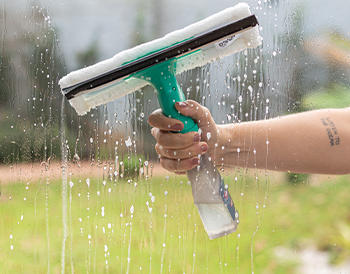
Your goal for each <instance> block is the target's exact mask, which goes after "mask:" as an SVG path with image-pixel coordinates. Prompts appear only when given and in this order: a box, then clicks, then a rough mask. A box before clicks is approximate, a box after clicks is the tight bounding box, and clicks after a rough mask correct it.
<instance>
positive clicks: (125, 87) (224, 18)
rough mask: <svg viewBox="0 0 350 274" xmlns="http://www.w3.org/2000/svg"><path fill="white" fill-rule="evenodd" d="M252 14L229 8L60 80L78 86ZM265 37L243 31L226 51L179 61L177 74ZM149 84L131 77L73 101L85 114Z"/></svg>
mask: <svg viewBox="0 0 350 274" xmlns="http://www.w3.org/2000/svg"><path fill="white" fill-rule="evenodd" d="M249 15H251V12H250V10H249V6H248V4H246V3H240V4H238V5H236V6H234V7H230V8H227V9H225V10H223V11H221V12H219V13H216V14H214V15H212V16H210V17H207V18H206V19H204V20H202V21H199V22H197V23H194V24H192V25H189V26H187V27H185V28H183V29H181V30H176V31H174V32H171V33H169V34H167V35H166V36H164V37H163V38H160V39H156V40H153V41H151V42H147V43H144V44H141V45H139V46H136V47H134V48H131V49H128V50H125V51H122V52H120V53H118V54H116V55H114V56H113V57H112V58H110V59H107V60H104V61H102V62H99V63H97V64H95V65H92V66H90V67H86V68H83V69H80V70H77V71H73V72H71V73H69V74H68V75H67V76H65V77H63V78H62V79H61V80H60V81H59V85H60V86H61V88H62V89H63V88H65V87H69V86H72V85H74V84H77V83H80V82H82V81H84V80H88V79H90V78H92V77H95V76H97V75H100V74H103V73H105V72H108V71H110V70H113V69H115V68H117V67H119V66H121V65H122V64H124V63H126V62H130V61H132V60H135V59H137V58H139V57H141V56H144V55H147V53H149V52H155V51H157V50H159V49H164V48H167V47H169V46H171V45H173V44H175V43H178V42H180V41H183V40H185V39H188V38H190V37H193V36H196V35H198V34H200V33H203V32H205V31H207V30H209V29H212V28H214V27H217V26H220V25H222V24H225V23H228V22H232V21H237V20H239V19H242V18H244V17H247V16H249ZM261 41H262V39H261V37H260V36H259V31H258V28H257V27H254V28H252V29H250V30H247V31H244V32H242V33H241V34H240V35H237V36H236V37H235V40H234V42H233V43H231V44H230V45H229V46H227V47H225V48H221V47H218V46H215V45H212V46H209V47H207V48H205V49H202V50H201V51H197V52H195V53H194V54H189V55H187V56H185V57H181V58H180V59H179V60H178V62H177V69H176V73H177V74H178V73H181V72H183V71H186V70H189V69H193V68H196V67H201V66H203V65H205V64H206V63H208V62H211V61H213V60H217V59H218V58H219V59H220V58H223V57H225V56H228V55H231V54H233V53H235V52H238V51H242V50H244V49H246V48H255V47H257V46H259V45H260V44H261ZM147 84H148V83H147V82H146V81H143V80H140V79H136V78H129V79H128V80H126V81H119V82H118V83H117V84H114V85H107V86H105V87H103V88H98V89H97V90H96V91H93V92H90V93H86V94H82V95H80V96H77V97H75V98H72V99H70V100H69V102H70V103H71V105H72V106H73V107H74V108H75V109H76V111H77V112H78V114H79V115H84V114H85V113H86V112H87V111H89V110H90V109H91V108H94V107H97V106H99V105H102V104H105V103H108V102H111V101H113V100H115V99H117V98H120V97H122V96H124V95H126V94H128V93H131V92H134V91H135V90H138V89H140V88H141V87H143V86H145V85H147Z"/></svg>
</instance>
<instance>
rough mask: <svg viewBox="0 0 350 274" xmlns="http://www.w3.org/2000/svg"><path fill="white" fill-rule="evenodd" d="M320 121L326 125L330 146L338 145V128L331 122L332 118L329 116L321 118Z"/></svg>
mask: <svg viewBox="0 0 350 274" xmlns="http://www.w3.org/2000/svg"><path fill="white" fill-rule="evenodd" d="M321 122H322V124H323V125H324V126H325V127H326V130H327V134H328V138H329V141H330V143H331V146H338V145H339V143H340V137H339V135H338V130H337V128H336V126H335V124H334V123H333V121H332V119H331V118H329V117H327V118H321Z"/></svg>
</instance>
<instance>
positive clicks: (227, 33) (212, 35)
mask: <svg viewBox="0 0 350 274" xmlns="http://www.w3.org/2000/svg"><path fill="white" fill-rule="evenodd" d="M258 24H259V23H258V21H257V19H256V17H255V15H250V16H248V17H245V18H243V19H240V20H238V21H235V22H230V23H228V24H225V25H222V26H220V27H217V28H215V29H212V30H209V31H206V32H204V33H201V34H199V35H197V36H195V37H193V38H190V39H188V40H185V41H183V42H180V43H178V44H175V45H173V46H170V47H168V48H166V49H161V50H159V51H157V52H155V53H152V54H149V55H147V56H144V57H141V58H139V59H136V60H134V61H131V62H130V63H127V64H125V65H122V66H120V67H117V68H116V69H113V70H111V71H108V72H106V73H103V74H101V75H97V76H96V77H93V78H90V79H88V80H86V81H82V82H80V83H77V84H75V85H73V86H70V87H66V88H63V89H62V91H63V93H64V94H65V96H66V98H67V99H68V100H69V99H72V98H74V97H76V96H79V94H81V93H86V92H89V90H92V89H96V88H98V87H100V86H103V85H106V84H108V83H110V82H115V81H118V80H122V79H125V78H127V77H129V76H130V75H131V74H133V73H136V72H138V71H141V70H143V69H146V68H149V67H151V66H153V65H155V64H159V63H161V62H163V61H166V60H169V59H171V58H179V57H181V56H183V55H186V54H189V53H191V52H194V51H196V50H199V49H201V48H204V47H206V46H208V45H209V44H213V43H215V42H218V41H220V40H222V39H224V38H226V37H231V36H233V35H236V34H238V33H240V32H242V31H244V30H247V29H250V28H253V27H255V26H256V25H258Z"/></svg>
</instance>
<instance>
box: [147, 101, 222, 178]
mask: <svg viewBox="0 0 350 274" xmlns="http://www.w3.org/2000/svg"><path fill="white" fill-rule="evenodd" d="M175 108H176V109H177V110H178V111H179V112H180V113H181V114H183V115H185V116H190V117H191V118H193V120H194V121H195V122H196V123H197V124H198V127H199V129H200V130H199V132H188V133H185V134H180V133H176V132H179V131H181V130H182V129H183V127H184V125H183V123H182V122H180V121H179V120H176V119H172V118H168V117H166V116H164V115H163V113H162V111H161V109H158V110H156V111H154V112H153V113H152V114H151V115H150V116H149V118H148V123H149V124H150V125H151V126H152V127H153V128H152V131H151V133H152V135H153V136H154V137H155V138H156V140H157V144H156V146H155V149H156V151H157V153H158V154H159V155H160V156H161V158H160V163H161V165H162V167H163V168H165V169H166V170H169V171H171V172H175V173H179V174H182V173H185V172H186V171H188V170H191V169H193V168H194V167H196V166H197V165H198V164H199V163H200V160H199V158H198V155H203V154H205V153H206V152H208V153H209V154H210V156H212V158H213V154H214V151H215V147H216V146H217V142H218V139H219V135H220V131H219V127H218V126H217V125H216V124H215V122H214V120H213V118H212V116H211V114H210V112H209V110H208V109H207V108H206V107H203V106H201V105H200V104H198V103H197V102H196V101H192V100H188V101H185V102H177V103H176V104H175Z"/></svg>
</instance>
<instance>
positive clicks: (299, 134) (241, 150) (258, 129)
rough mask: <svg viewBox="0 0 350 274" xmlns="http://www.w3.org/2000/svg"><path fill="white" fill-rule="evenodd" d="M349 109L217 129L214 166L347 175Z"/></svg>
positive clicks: (294, 115) (348, 171)
mask: <svg viewBox="0 0 350 274" xmlns="http://www.w3.org/2000/svg"><path fill="white" fill-rule="evenodd" d="M349 113H350V111H349V109H340V110H338V109H329V110H318V111H311V112H305V113H299V114H293V115H288V116H284V117H280V118H274V119H270V120H262V121H256V122H246V123H241V124H233V125H225V126H219V127H218V128H219V130H220V138H219V142H218V147H217V148H216V150H215V152H214V159H215V163H216V164H221V163H222V164H224V165H233V166H241V167H248V168H258V169H260V168H263V169H269V170H278V171H290V172H296V173H323V174H346V173H350V164H349V163H350V137H349V136H350V114H349Z"/></svg>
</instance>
